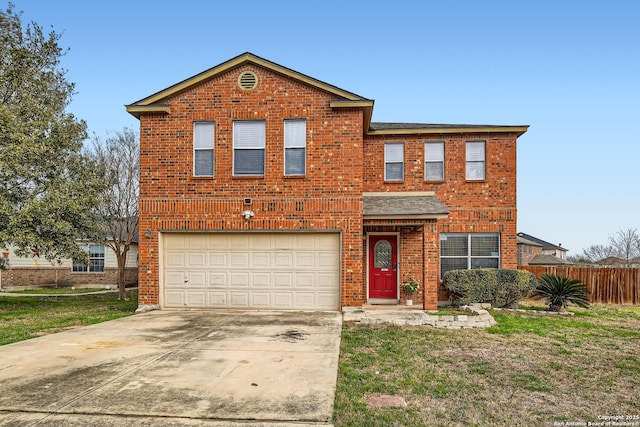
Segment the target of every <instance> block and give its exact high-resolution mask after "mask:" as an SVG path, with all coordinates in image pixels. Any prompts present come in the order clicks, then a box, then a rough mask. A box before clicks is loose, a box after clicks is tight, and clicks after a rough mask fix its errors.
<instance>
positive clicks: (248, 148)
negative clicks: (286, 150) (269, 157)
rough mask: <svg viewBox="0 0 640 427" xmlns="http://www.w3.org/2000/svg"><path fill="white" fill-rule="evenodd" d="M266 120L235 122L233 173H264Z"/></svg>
mask: <svg viewBox="0 0 640 427" xmlns="http://www.w3.org/2000/svg"><path fill="white" fill-rule="evenodd" d="M265 134H266V132H265V122H264V121H263V120H246V121H236V122H233V174H234V175H264V163H265V160H264V159H265V139H266V137H265Z"/></svg>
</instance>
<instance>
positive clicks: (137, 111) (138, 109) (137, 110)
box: [125, 104, 171, 119]
mask: <svg viewBox="0 0 640 427" xmlns="http://www.w3.org/2000/svg"><path fill="white" fill-rule="evenodd" d="M125 108H126V109H127V113H129V114H131V115H132V116H134V117H135V118H137V119H139V118H140V116H141V115H142V114H144V113H166V114H169V113H171V107H170V106H169V105H135V104H132V105H125Z"/></svg>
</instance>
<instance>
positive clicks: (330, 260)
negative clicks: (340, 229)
mask: <svg viewBox="0 0 640 427" xmlns="http://www.w3.org/2000/svg"><path fill="white" fill-rule="evenodd" d="M336 265H340V263H339V256H338V254H337V253H336V252H329V251H322V252H316V266H317V268H318V269H328V268H332V267H335V266H336Z"/></svg>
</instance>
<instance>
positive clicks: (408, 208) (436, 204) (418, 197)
mask: <svg viewBox="0 0 640 427" xmlns="http://www.w3.org/2000/svg"><path fill="white" fill-rule="evenodd" d="M362 210H363V213H364V216H365V217H366V216H389V217H393V216H417V217H421V216H422V217H438V216H446V215H448V214H449V209H447V207H446V206H445V205H444V204H443V203H442V202H441V201H440V199H438V198H437V197H436V196H435V195H433V194H427V193H422V192H416V193H414V194H412V193H410V192H407V193H369V194H367V193H365V194H364V195H363V197H362Z"/></svg>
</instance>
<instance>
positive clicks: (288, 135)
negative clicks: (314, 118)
mask: <svg viewBox="0 0 640 427" xmlns="http://www.w3.org/2000/svg"><path fill="white" fill-rule="evenodd" d="M306 154H307V122H306V120H304V119H296V120H285V121H284V174H285V175H304V174H305V167H306Z"/></svg>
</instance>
